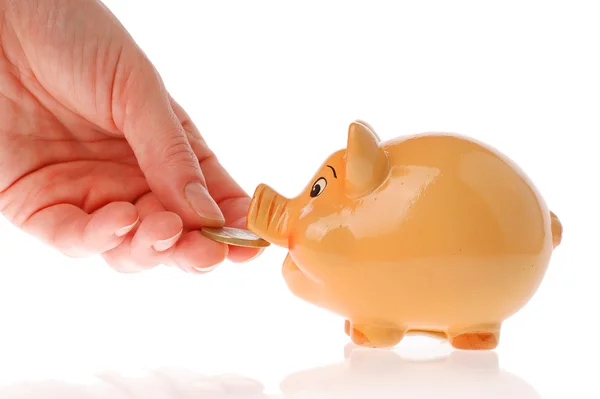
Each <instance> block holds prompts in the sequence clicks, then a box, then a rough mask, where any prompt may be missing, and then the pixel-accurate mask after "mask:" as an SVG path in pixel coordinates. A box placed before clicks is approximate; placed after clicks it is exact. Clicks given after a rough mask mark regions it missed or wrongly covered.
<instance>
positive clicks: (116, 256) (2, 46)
mask: <svg viewBox="0 0 600 399" xmlns="http://www.w3.org/2000/svg"><path fill="white" fill-rule="evenodd" d="M0 34H1V36H0V121H1V123H0V212H1V213H2V215H3V216H4V217H6V218H7V219H8V220H9V221H10V222H12V223H13V224H14V225H15V226H17V227H18V228H20V229H22V230H24V231H25V232H27V233H29V234H31V235H32V236H35V237H37V238H39V239H40V240H42V241H44V242H46V243H48V244H49V245H52V246H53V247H55V248H56V249H57V250H59V251H60V252H62V253H63V254H65V255H67V256H72V257H84V256H85V257H87V256H90V255H101V256H102V257H103V258H104V259H105V260H106V261H107V263H108V264H109V265H110V266H112V267H113V268H115V269H116V270H118V271H121V272H136V271H141V270H145V269H148V268H152V267H154V266H157V265H169V266H175V267H178V268H180V269H182V270H184V271H187V272H190V273H203V272H206V271H209V270H212V269H213V268H214V267H215V266H216V265H218V264H220V263H221V262H222V261H224V260H225V259H229V260H231V261H234V262H243V261H247V260H250V259H252V258H254V257H256V256H257V255H258V254H259V253H260V250H259V249H252V248H240V247H230V246H227V245H226V244H222V243H217V242H214V241H211V240H209V239H208V238H205V237H204V236H202V235H201V234H200V233H199V232H198V229H200V228H201V227H203V226H211V227H213V226H223V225H228V226H235V227H244V226H245V223H246V222H245V216H246V214H247V211H248V206H249V203H250V197H249V196H248V194H247V193H246V192H245V191H244V190H242V188H241V187H240V186H239V185H238V184H237V183H236V182H235V181H234V180H233V178H232V177H231V176H230V175H229V174H228V173H227V171H226V170H225V169H224V168H223V167H222V166H221V164H220V163H219V161H218V159H217V157H216V156H215V154H214V153H213V152H212V151H211V150H210V148H209V147H208V145H207V143H206V141H205V140H204V139H203V137H202V136H201V135H200V132H199V131H198V129H197V127H196V126H195V125H194V123H193V122H192V120H191V119H190V117H189V115H188V114H187V113H186V111H185V110H184V109H183V108H182V107H181V106H180V105H179V104H178V103H177V102H176V101H175V100H174V99H173V98H172V97H171V96H170V94H169V92H168V91H167V89H166V88H165V86H164V84H163V82H162V79H161V77H160V76H159V74H158V73H157V71H156V70H155V68H154V67H153V65H152V63H151V62H150V61H149V60H148V59H147V57H146V56H145V55H144V53H143V52H142V50H141V49H140V48H139V47H138V46H137V44H136V43H135V42H134V41H133V39H132V38H131V36H130V35H129V34H128V33H127V31H126V30H125V28H124V27H123V26H121V24H120V23H119V21H118V20H117V19H116V17H115V16H114V15H113V14H112V13H111V12H110V11H109V10H108V9H107V8H106V7H105V6H104V5H103V4H102V3H101V2H99V1H96V0H78V1H71V0H13V1H9V0H0Z"/></svg>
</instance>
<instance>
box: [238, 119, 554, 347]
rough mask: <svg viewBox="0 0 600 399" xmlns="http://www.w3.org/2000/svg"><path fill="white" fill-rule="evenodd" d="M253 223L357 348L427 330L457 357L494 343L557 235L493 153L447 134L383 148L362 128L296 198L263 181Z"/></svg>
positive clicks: (291, 276) (289, 279) (357, 126)
mask: <svg viewBox="0 0 600 399" xmlns="http://www.w3.org/2000/svg"><path fill="white" fill-rule="evenodd" d="M248 228H249V229H250V230H251V231H252V232H254V233H255V234H257V235H259V236H261V237H262V238H264V239H265V240H267V241H269V242H271V243H273V244H275V245H279V246H283V247H285V248H288V250H289V252H288V255H287V257H286V259H285V261H284V264H283V276H284V279H285V281H286V283H287V286H288V287H289V289H290V290H291V291H292V292H293V293H294V294H295V295H297V296H298V297H300V298H302V299H304V300H306V301H308V302H310V303H312V304H314V305H316V306H320V307H322V308H326V309H328V310H330V311H333V312H335V313H337V314H339V315H341V316H343V317H344V318H345V319H346V325H345V329H346V333H347V334H348V335H349V336H350V337H351V339H352V340H353V341H354V342H355V343H356V344H358V345H362V346H372V347H389V346H394V345H396V344H397V343H399V342H400V340H401V339H402V337H404V336H405V335H406V334H410V333H422V334H430V335H433V336H436V337H440V338H443V339H448V340H449V341H450V343H451V344H452V345H453V346H454V347H455V348H459V349H492V348H495V347H496V346H497V344H498V340H499V332H500V327H501V324H502V322H503V321H504V320H505V319H506V318H508V317H510V316H511V315H512V314H514V313H515V312H517V311H518V310H519V309H521V308H522V307H523V306H524V305H525V304H526V303H527V302H528V301H529V300H530V298H531V297H532V296H533V295H534V293H535V292H536V290H537V288H538V286H539V285H540V283H541V281H542V279H543V277H544V274H545V272H546V269H547V266H548V263H549V261H550V257H551V254H552V251H553V248H554V247H555V246H557V245H558V244H559V243H560V239H561V235H562V226H561V224H560V222H559V220H558V218H557V217H556V216H555V215H554V214H553V213H552V212H550V211H549V209H548V208H547V206H546V204H545V202H544V200H543V199H542V197H541V195H540V193H539V192H538V191H537V189H536V188H535V187H534V185H533V184H532V182H531V181H529V179H528V178H527V176H526V175H525V174H524V172H523V171H521V170H520V169H519V167H518V166H517V165H515V164H514V163H513V162H512V161H511V160H510V159H508V158H507V157H506V156H504V155H503V154H501V153H499V152H498V151H496V150H494V149H492V148H490V147H488V146H486V145H485V144H482V143H479V142H477V141H474V140H472V139H469V138H465V137H462V136H458V135H454V134H444V133H426V134H418V135H414V136H408V137H401V138H397V139H394V140H390V141H385V142H382V141H380V139H379V138H378V136H377V135H376V134H375V133H374V131H373V129H372V128H371V127H370V126H369V125H367V124H366V123H364V122H361V121H357V122H354V123H352V124H351V125H350V128H349V131H348V144H347V148H346V149H344V150H340V151H337V152H335V153H333V154H332V155H331V156H330V157H329V158H328V159H327V160H326V161H325V162H324V163H323V165H322V166H321V167H320V169H319V170H318V171H317V173H316V174H315V175H314V178H313V179H312V180H311V181H310V182H309V184H308V185H307V186H306V187H305V189H304V190H303V191H302V192H301V193H300V194H299V195H298V196H297V197H295V198H292V199H288V198H284V197H283V196H281V195H279V194H278V193H277V192H276V191H274V190H273V189H272V188H270V187H268V186H266V185H260V186H259V187H258V188H257V189H256V191H255V193H254V196H253V199H252V203H251V205H250V210H249V214H248Z"/></svg>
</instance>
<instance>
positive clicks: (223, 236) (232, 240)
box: [200, 227, 270, 248]
mask: <svg viewBox="0 0 600 399" xmlns="http://www.w3.org/2000/svg"><path fill="white" fill-rule="evenodd" d="M200 233H202V235H204V236H205V237H208V238H210V239H211V240H213V241H218V242H222V243H225V244H229V245H235V246H238V247H251V248H263V247H268V246H269V245H270V244H269V242H268V241H266V240H264V239H262V238H260V237H259V236H257V235H256V234H254V233H252V232H251V231H249V230H245V229H237V228H234V227H219V228H213V227H210V228H209V227H204V228H202V229H201V230H200Z"/></svg>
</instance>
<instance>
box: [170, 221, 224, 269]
mask: <svg viewBox="0 0 600 399" xmlns="http://www.w3.org/2000/svg"><path fill="white" fill-rule="evenodd" d="M227 252H228V247H227V245H225V244H222V243H219V242H215V241H213V240H210V239H208V238H206V237H204V236H203V235H202V234H200V232H199V231H198V230H193V231H190V232H188V233H186V234H185V235H183V236H182V237H181V239H179V242H177V245H176V246H175V249H174V251H173V253H172V255H171V262H172V263H171V264H172V265H173V266H177V267H179V268H181V269H182V270H184V271H187V272H189V273H198V272H200V273H203V272H209V271H212V270H214V269H215V268H216V267H217V266H218V265H219V264H220V263H221V262H223V261H224V260H225V258H226V257H227Z"/></svg>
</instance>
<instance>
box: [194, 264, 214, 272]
mask: <svg viewBox="0 0 600 399" xmlns="http://www.w3.org/2000/svg"><path fill="white" fill-rule="evenodd" d="M216 268H217V265H212V266H209V267H204V268H202V267H194V269H196V270H197V271H199V272H202V273H206V272H210V271H213V270H215V269H216Z"/></svg>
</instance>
